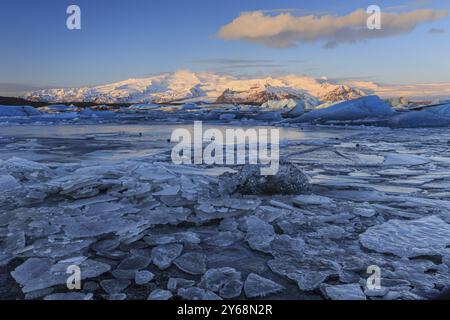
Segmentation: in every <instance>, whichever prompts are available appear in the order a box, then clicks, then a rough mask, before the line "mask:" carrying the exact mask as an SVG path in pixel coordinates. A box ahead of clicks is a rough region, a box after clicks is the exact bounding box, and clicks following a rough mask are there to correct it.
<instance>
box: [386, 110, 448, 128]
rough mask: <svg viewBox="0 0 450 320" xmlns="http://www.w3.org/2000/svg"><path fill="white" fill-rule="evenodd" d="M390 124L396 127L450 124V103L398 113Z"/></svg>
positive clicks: (445, 125) (443, 125)
mask: <svg viewBox="0 0 450 320" xmlns="http://www.w3.org/2000/svg"><path fill="white" fill-rule="evenodd" d="M389 125H390V126H391V127H396V128H419V127H422V128H423V127H447V126H450V104H444V105H442V106H437V107H430V108H427V109H424V110H421V111H410V112H406V113H401V114H398V115H396V116H394V117H392V118H391V119H390V120H389Z"/></svg>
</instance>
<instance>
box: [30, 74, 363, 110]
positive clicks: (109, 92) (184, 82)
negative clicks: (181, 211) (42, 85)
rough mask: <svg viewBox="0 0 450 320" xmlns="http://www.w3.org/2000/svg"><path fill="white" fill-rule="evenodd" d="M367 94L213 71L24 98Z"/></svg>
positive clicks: (260, 98)
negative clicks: (241, 76)
mask: <svg viewBox="0 0 450 320" xmlns="http://www.w3.org/2000/svg"><path fill="white" fill-rule="evenodd" d="M363 95H365V93H364V92H363V91H362V90H360V89H357V88H353V87H351V86H344V85H340V84H335V83H332V82H328V81H326V80H323V79H316V78H311V77H300V76H295V75H289V76H284V77H266V78H238V77H233V76H229V75H220V74H214V73H194V72H190V71H177V72H174V73H165V74H160V75H157V76H153V77H149V78H144V79H128V80H125V81H120V82H116V83H112V84H106V85H100V86H93V87H80V88H69V89H49V90H41V91H36V92H31V93H29V94H27V95H26V96H25V97H26V98H27V99H30V100H39V101H45V102H95V103H170V102H180V101H192V102H195V101H204V102H211V103H214V102H219V103H249V104H262V103H264V102H266V101H268V100H280V99H286V98H299V99H313V98H318V99H320V100H322V101H331V102H335V101H341V100H347V99H351V98H355V97H361V96H363Z"/></svg>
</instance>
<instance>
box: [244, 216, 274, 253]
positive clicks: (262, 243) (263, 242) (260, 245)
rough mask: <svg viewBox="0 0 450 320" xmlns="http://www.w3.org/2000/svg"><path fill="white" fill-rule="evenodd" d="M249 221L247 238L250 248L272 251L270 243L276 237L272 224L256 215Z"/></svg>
mask: <svg viewBox="0 0 450 320" xmlns="http://www.w3.org/2000/svg"><path fill="white" fill-rule="evenodd" d="M246 222H247V235H246V237H245V240H246V241H247V242H248V244H249V246H250V248H252V249H254V250H258V251H263V252H267V253H268V252H270V251H271V248H270V243H271V242H272V240H273V239H274V237H275V230H274V229H273V227H272V225H270V224H269V223H267V222H265V221H263V220H261V219H260V218H258V217H256V216H250V217H248V218H247V220H246Z"/></svg>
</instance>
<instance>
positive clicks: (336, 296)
mask: <svg viewBox="0 0 450 320" xmlns="http://www.w3.org/2000/svg"><path fill="white" fill-rule="evenodd" d="M321 290H322V292H323V294H324V295H325V296H327V297H328V298H330V299H332V300H366V295H365V294H364V292H363V291H362V289H361V286H360V285H359V284H342V285H336V286H331V285H323V286H321Z"/></svg>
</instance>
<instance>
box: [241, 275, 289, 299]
mask: <svg viewBox="0 0 450 320" xmlns="http://www.w3.org/2000/svg"><path fill="white" fill-rule="evenodd" d="M284 289H285V288H284V287H283V286H282V285H280V284H278V283H276V282H274V281H272V280H269V279H266V278H263V277H261V276H259V275H257V274H255V273H250V274H249V275H248V277H247V280H245V283H244V292H245V295H246V296H247V297H248V298H263V297H267V296H269V295H271V294H275V293H278V292H280V291H283V290H284Z"/></svg>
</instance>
